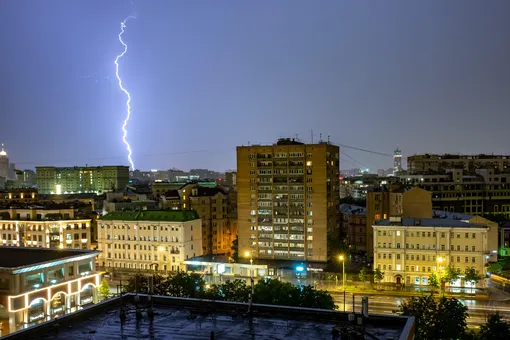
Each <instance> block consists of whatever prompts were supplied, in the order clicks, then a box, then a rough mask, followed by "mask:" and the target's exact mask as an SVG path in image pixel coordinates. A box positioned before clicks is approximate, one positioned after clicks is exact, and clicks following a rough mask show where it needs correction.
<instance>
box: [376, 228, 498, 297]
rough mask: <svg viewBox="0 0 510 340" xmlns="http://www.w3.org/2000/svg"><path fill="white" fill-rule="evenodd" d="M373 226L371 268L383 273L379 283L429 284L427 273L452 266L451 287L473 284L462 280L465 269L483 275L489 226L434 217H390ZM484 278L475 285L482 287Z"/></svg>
mask: <svg viewBox="0 0 510 340" xmlns="http://www.w3.org/2000/svg"><path fill="white" fill-rule="evenodd" d="M373 228H374V236H373V237H374V268H379V269H380V270H381V271H382V272H384V279H383V280H382V282H387V283H397V284H406V285H428V283H429V277H430V275H431V274H432V273H433V272H435V273H436V274H437V275H438V276H441V275H442V274H443V273H444V272H445V270H446V269H447V268H448V267H449V266H451V267H455V268H458V269H460V272H461V275H460V279H459V280H457V281H456V282H454V283H453V284H450V286H452V287H472V286H473V285H472V284H471V283H469V282H465V281H464V279H463V278H464V275H463V274H464V272H465V270H466V268H469V267H473V268H475V269H476V270H477V271H478V272H479V273H480V275H482V277H485V275H486V268H487V267H486V264H487V263H488V259H489V258H490V253H491V252H490V249H489V240H488V238H489V234H488V232H489V227H487V226H483V225H477V224H472V223H469V222H467V221H460V220H454V219H437V218H423V219H414V218H402V219H400V218H393V219H392V220H383V221H380V222H378V223H377V224H376V225H374V226H373ZM483 285H484V280H481V281H480V282H479V283H478V284H477V286H478V287H482V286H483Z"/></svg>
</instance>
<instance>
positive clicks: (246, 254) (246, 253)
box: [244, 251, 253, 277]
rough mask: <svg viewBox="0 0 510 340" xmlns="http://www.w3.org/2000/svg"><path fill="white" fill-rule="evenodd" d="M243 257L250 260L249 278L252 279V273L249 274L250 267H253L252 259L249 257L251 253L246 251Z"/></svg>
mask: <svg viewBox="0 0 510 340" xmlns="http://www.w3.org/2000/svg"><path fill="white" fill-rule="evenodd" d="M244 256H246V257H249V258H250V277H252V273H251V270H252V268H251V266H253V258H252V257H251V252H249V251H246V252H245V253H244Z"/></svg>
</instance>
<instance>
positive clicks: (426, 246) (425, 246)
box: [377, 242, 477, 251]
mask: <svg viewBox="0 0 510 340" xmlns="http://www.w3.org/2000/svg"><path fill="white" fill-rule="evenodd" d="M392 245H393V244H392V243H388V244H387V246H386V242H383V243H381V242H378V243H377V247H378V248H393V247H392ZM400 248H401V247H400V243H397V244H396V249H400ZM406 249H418V250H420V249H421V250H436V245H435V244H432V245H431V244H421V245H420V244H418V243H417V244H416V246H415V245H414V244H409V243H406ZM441 250H443V251H446V245H444V244H441ZM450 250H453V251H454V250H457V251H470V250H469V246H466V245H465V246H464V249H463V250H462V246H461V245H459V244H458V245H457V246H455V245H453V244H451V245H450ZM471 251H477V250H476V246H471Z"/></svg>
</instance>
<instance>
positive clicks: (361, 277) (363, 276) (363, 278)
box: [358, 266, 367, 282]
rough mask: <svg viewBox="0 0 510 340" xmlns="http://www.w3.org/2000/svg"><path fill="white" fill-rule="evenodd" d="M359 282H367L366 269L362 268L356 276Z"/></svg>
mask: <svg viewBox="0 0 510 340" xmlns="http://www.w3.org/2000/svg"><path fill="white" fill-rule="evenodd" d="M358 277H359V280H360V281H362V282H365V281H366V280H367V268H366V267H365V266H363V267H362V268H361V270H360V271H359V274H358Z"/></svg>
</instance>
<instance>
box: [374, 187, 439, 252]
mask: <svg viewBox="0 0 510 340" xmlns="http://www.w3.org/2000/svg"><path fill="white" fill-rule="evenodd" d="M431 195H432V194H431V193H430V192H428V191H426V190H423V189H421V188H412V189H410V190H407V189H405V188H403V187H398V186H396V187H390V188H389V189H388V190H381V191H372V192H368V193H367V207H366V223H367V228H366V231H367V237H366V240H367V245H366V249H367V256H368V258H369V259H370V258H372V257H373V249H374V243H373V240H374V237H373V235H374V230H373V228H372V226H373V225H374V224H375V223H376V222H377V221H380V220H385V219H388V218H390V217H417V218H431V217H432V199H431V197H432V196H431Z"/></svg>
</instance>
